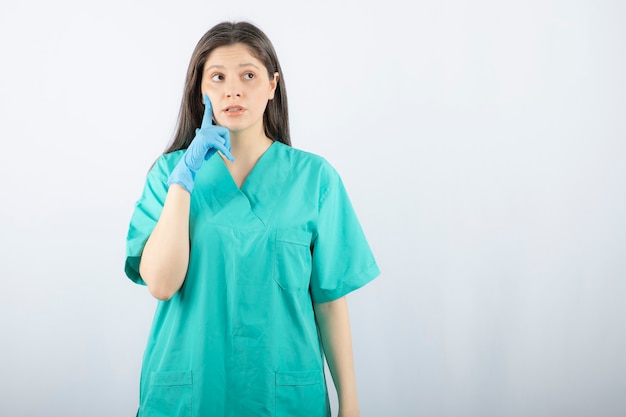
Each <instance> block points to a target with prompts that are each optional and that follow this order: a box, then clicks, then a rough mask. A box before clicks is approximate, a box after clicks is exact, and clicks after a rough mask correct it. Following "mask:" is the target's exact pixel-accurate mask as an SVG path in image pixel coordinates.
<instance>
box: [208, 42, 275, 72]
mask: <svg viewBox="0 0 626 417" xmlns="http://www.w3.org/2000/svg"><path fill="white" fill-rule="evenodd" d="M247 63H251V64H254V65H256V66H258V67H263V68H264V67H265V65H263V62H261V61H260V60H259V59H258V58H257V57H256V56H254V54H253V53H252V51H251V50H250V48H248V46H246V45H244V44H242V43H236V44H233V45H227V46H220V47H217V48H215V49H214V50H213V51H211V53H210V54H209V56H208V57H207V60H206V62H205V63H204V68H205V69H206V68H208V67H210V66H214V65H215V66H220V67H232V66H239V65H241V64H247Z"/></svg>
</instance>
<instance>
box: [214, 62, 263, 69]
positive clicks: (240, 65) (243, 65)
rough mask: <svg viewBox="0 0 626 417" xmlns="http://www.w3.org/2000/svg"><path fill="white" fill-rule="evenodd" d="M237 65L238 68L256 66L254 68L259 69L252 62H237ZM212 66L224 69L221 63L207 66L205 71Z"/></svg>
mask: <svg viewBox="0 0 626 417" xmlns="http://www.w3.org/2000/svg"><path fill="white" fill-rule="evenodd" d="M238 67H239V68H244V67H254V68H256V69H258V70H260V68H259V67H257V66H256V65H254V64H253V63H252V62H246V63H243V64H239V65H238ZM212 68H217V69H224V68H226V67H225V66H223V65H211V66H210V67H207V68H206V69H205V71H208V70H210V69H212Z"/></svg>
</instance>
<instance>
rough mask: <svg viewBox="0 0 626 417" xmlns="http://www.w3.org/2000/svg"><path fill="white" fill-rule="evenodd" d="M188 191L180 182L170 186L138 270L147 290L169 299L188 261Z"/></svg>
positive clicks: (156, 295)
mask: <svg viewBox="0 0 626 417" xmlns="http://www.w3.org/2000/svg"><path fill="white" fill-rule="evenodd" d="M190 200H191V198H190V194H189V193H188V192H187V191H186V190H185V189H184V188H182V187H181V186H180V185H177V184H174V185H172V186H171V187H170V189H169V191H168V193H167V197H166V198H165V204H164V205H163V211H162V212H161V216H160V218H159V221H158V222H157V224H156V226H155V227H154V230H153V231H152V234H151V235H150V238H148V241H147V242H146V245H145V247H144V250H143V253H142V255H141V263H140V265H139V273H140V274H141V277H142V279H143V280H144V282H145V283H146V284H147V286H148V289H149V290H150V293H151V294H152V295H153V296H154V297H155V298H158V299H160V300H168V299H170V298H171V297H172V296H173V295H174V294H175V293H176V291H178V290H179V289H180V287H181V286H182V285H183V282H184V280H185V275H186V274H187V266H188V264H189V207H190Z"/></svg>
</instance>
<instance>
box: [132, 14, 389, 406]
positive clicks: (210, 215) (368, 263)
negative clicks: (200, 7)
mask: <svg viewBox="0 0 626 417" xmlns="http://www.w3.org/2000/svg"><path fill="white" fill-rule="evenodd" d="M125 271H126V274H127V275H128V277H129V278H131V279H132V280H133V281H135V282H137V283H140V284H145V285H147V286H148V289H149V291H150V292H151V294H152V295H153V296H154V297H156V298H157V299H159V300H160V301H159V303H158V307H157V310H156V313H155V317H154V323H153V326H152V329H151V333H150V336H149V340H148V344H147V348H146V351H145V356H144V362H143V369H142V375H141V387H140V406H139V411H138V415H139V416H168V417H173V416H236V417H250V416H303V417H304V416H306V417H317V416H319V417H322V416H324V417H326V416H329V415H330V411H329V403H328V395H327V390H326V382H325V379H324V368H323V357H324V355H325V357H326V360H327V363H328V366H329V369H330V371H331V375H332V378H333V381H334V384H335V387H336V389H337V394H338V401H339V415H340V416H342V417H349V416H357V415H358V414H359V406H358V401H357V393H356V384H355V376H354V369H353V358H352V347H351V337H350V326H349V319H348V309H347V304H346V299H345V296H346V294H347V293H349V292H350V291H353V290H355V289H357V288H359V287H361V286H363V285H365V284H366V283H367V282H369V281H371V280H372V279H374V278H375V277H376V276H377V275H378V274H379V270H378V267H377V265H376V262H375V260H374V257H373V255H372V253H371V251H370V248H369V246H368V244H367V241H366V239H365V236H364V234H363V232H362V229H361V227H360V225H359V222H358V220H357V218H356V216H355V214H354V212H353V209H352V206H351V205H350V201H349V199H348V196H347V194H346V191H345V189H344V187H343V185H342V182H341V179H340V177H339V175H338V174H337V172H336V171H335V170H334V169H333V168H332V167H331V166H330V165H329V164H328V163H327V162H326V161H325V160H324V159H323V158H321V157H319V156H316V155H313V154H310V153H306V152H303V151H299V150H296V149H293V148H292V147H291V146H290V137H289V124H288V113H287V97H286V94H285V83H284V79H283V74H282V72H281V69H280V65H279V63H278V59H277V57H276V53H275V52H274V48H273V46H272V44H271V42H270V41H269V40H268V38H267V37H266V36H265V34H264V33H263V32H262V31H260V30H259V29H258V28H257V27H255V26H253V25H251V24H249V23H245V22H239V23H220V24H218V25H216V26H215V27H213V28H212V29H210V30H209V31H208V32H207V33H206V34H205V35H204V36H203V37H202V39H200V41H199V43H198V45H197V46H196V49H195V50H194V52H193V55H192V58H191V62H190V64H189V69H188V72H187V78H186V82H185V89H184V95H183V99H182V104H181V109H180V115H179V120H178V126H177V131H176V134H175V137H174V140H173V143H172V145H171V146H170V148H169V149H167V150H166V152H165V153H164V154H163V155H162V156H161V157H160V158H159V159H158V160H157V161H156V163H155V164H154V166H153V167H152V169H151V170H150V172H149V174H148V178H147V181H146V185H145V188H144V191H143V194H142V196H141V197H140V199H139V200H138V202H137V204H136V208H135V212H134V213H133V216H132V219H131V222H130V227H129V232H128V240H127V259H126V265H125Z"/></svg>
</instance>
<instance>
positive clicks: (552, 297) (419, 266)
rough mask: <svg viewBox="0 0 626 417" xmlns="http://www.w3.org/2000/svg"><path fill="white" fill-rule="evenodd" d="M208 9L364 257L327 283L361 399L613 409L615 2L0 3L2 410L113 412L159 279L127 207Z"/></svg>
mask: <svg viewBox="0 0 626 417" xmlns="http://www.w3.org/2000/svg"><path fill="white" fill-rule="evenodd" d="M231 19H245V20H250V21H251V22H253V23H256V24H257V25H259V26H260V27H261V28H262V29H263V30H264V31H265V32H266V33H267V34H268V36H269V37H270V38H271V39H272V41H273V43H274V46H275V47H276V50H277V52H278V55H279V57H280V60H281V64H282V66H283V71H284V74H283V76H284V78H285V81H286V83H287V92H288V94H289V103H290V113H291V122H292V136H293V143H294V146H295V147H298V148H300V149H304V150H307V151H311V152H315V153H318V154H321V155H323V156H324V157H326V158H327V159H328V160H329V161H330V162H331V163H332V164H333V165H334V166H335V167H336V168H337V170H338V171H339V172H340V174H341V175H342V177H343V179H344V182H345V183H346V186H347V188H348V191H349V193H350V195H351V198H352V200H353V204H354V206H355V208H356V210H357V213H358V215H359V218H360V220H361V222H362V225H363V228H364V230H365V232H366V235H367V236H368V239H369V240H370V243H371V246H372V248H373V249H374V252H375V254H376V258H377V260H378V262H379V264H380V268H381V270H382V275H381V276H380V277H379V278H378V279H377V280H376V281H374V282H373V283H371V284H369V285H368V286H366V287H364V288H363V289H361V290H359V291H357V292H355V293H353V294H352V295H350V297H349V300H350V306H351V316H352V325H353V338H354V349H355V360H356V366H357V377H358V386H359V393H360V402H361V407H362V413H361V415H362V416H363V417H371V416H375V417H388V416H403V417H404V416H428V417H439V416H451V417H464V416H477V417H478V416H480V417H485V416H497V417H502V416H507V417H508V416H511V417H514V416H520V417H521V416H524V417H526V416H534V417H537V416H546V417H548V416H549V417H554V416H566V417H576V416H581V417H582V416H590V417H591V416H593V417H604V416H622V415H626V395H624V392H625V391H626V359H625V356H624V352H625V351H626V332H625V326H626V303H625V300H626V253H625V251H626V216H625V214H626V81H625V74H626V58H625V57H626V29H625V28H626V25H625V22H626V3H624V2H622V1H618V0H616V1H608V0H604V1H598V0H593V1H592V0H587V1H583V0H581V1H557V0H541V1H536V0H531V1H523V2H522V1H520V2H508V1H496V0H493V1H486V0H479V1H462V0H444V1H434V0H432V1H428V2H410V1H404V0H388V1H384V2H373V1H368V2H364V1H360V2H358V1H348V2H343V3H341V2H336V1H332V2H330V1H328V2H327V1H316V2H307V3H304V2H303V3H299V2H290V1H287V0H278V1H274V2H263V1H244V0H242V1H237V2H208V1H177V2H174V1H167V2H166V1H148V0H145V1H135V2H133V1H127V0H124V1H122V0H109V1H106V2H104V1H102V2H98V3H96V2H84V1H80V2H79V1H63V0H61V1H56V2H47V1H43V0H35V1H21V2H18V1H3V2H2V5H1V6H0V59H1V65H0V71H1V75H0V140H1V142H0V149H1V150H0V179H1V180H2V191H1V194H0V195H1V197H0V198H1V203H0V279H1V281H0V282H1V284H2V286H1V289H2V290H1V294H0V297H1V301H0V414H1V415H2V416H22V417H28V416H66V417H67V416H86V415H89V416H92V417H98V416H102V417H110V416H134V415H135V412H136V408H137V402H138V395H139V394H138V388H139V371H140V365H141V358H142V353H143V349H144V345H145V342H146V336H147V333H148V330H149V327H150V324H151V319H152V314H153V312H154V308H155V304H156V302H155V301H154V300H153V299H151V297H150V296H149V294H148V292H147V290H146V289H145V288H143V287H140V286H136V285H134V284H132V283H131V282H130V281H129V280H128V279H126V278H125V276H124V273H123V263H124V247H125V237H126V231H127V226H128V221H129V219H130V215H131V213H132V210H133V205H134V202H135V200H136V199H137V198H138V197H139V194H140V192H141V188H142V186H143V182H144V178H145V174H146V172H147V170H148V168H149V166H150V165H151V163H152V162H153V161H154V159H155V158H156V157H158V155H159V154H160V153H161V152H162V151H163V150H164V148H165V146H166V145H167V143H168V142H169V140H170V139H171V136H172V133H173V130H174V124H175V121H176V116H177V112H178V108H179V104H180V98H181V94H182V86H183V81H184V77H185V71H186V68H187V64H188V62H189V58H190V56H191V52H192V50H193V47H194V46H195V44H196V42H197V41H198V39H199V38H200V37H201V36H202V34H204V32H205V31H206V30H208V29H209V28H210V27H211V26H213V25H214V24H216V23H218V22H220V21H222V20H231ZM334 406H335V403H334V402H333V407H334Z"/></svg>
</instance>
